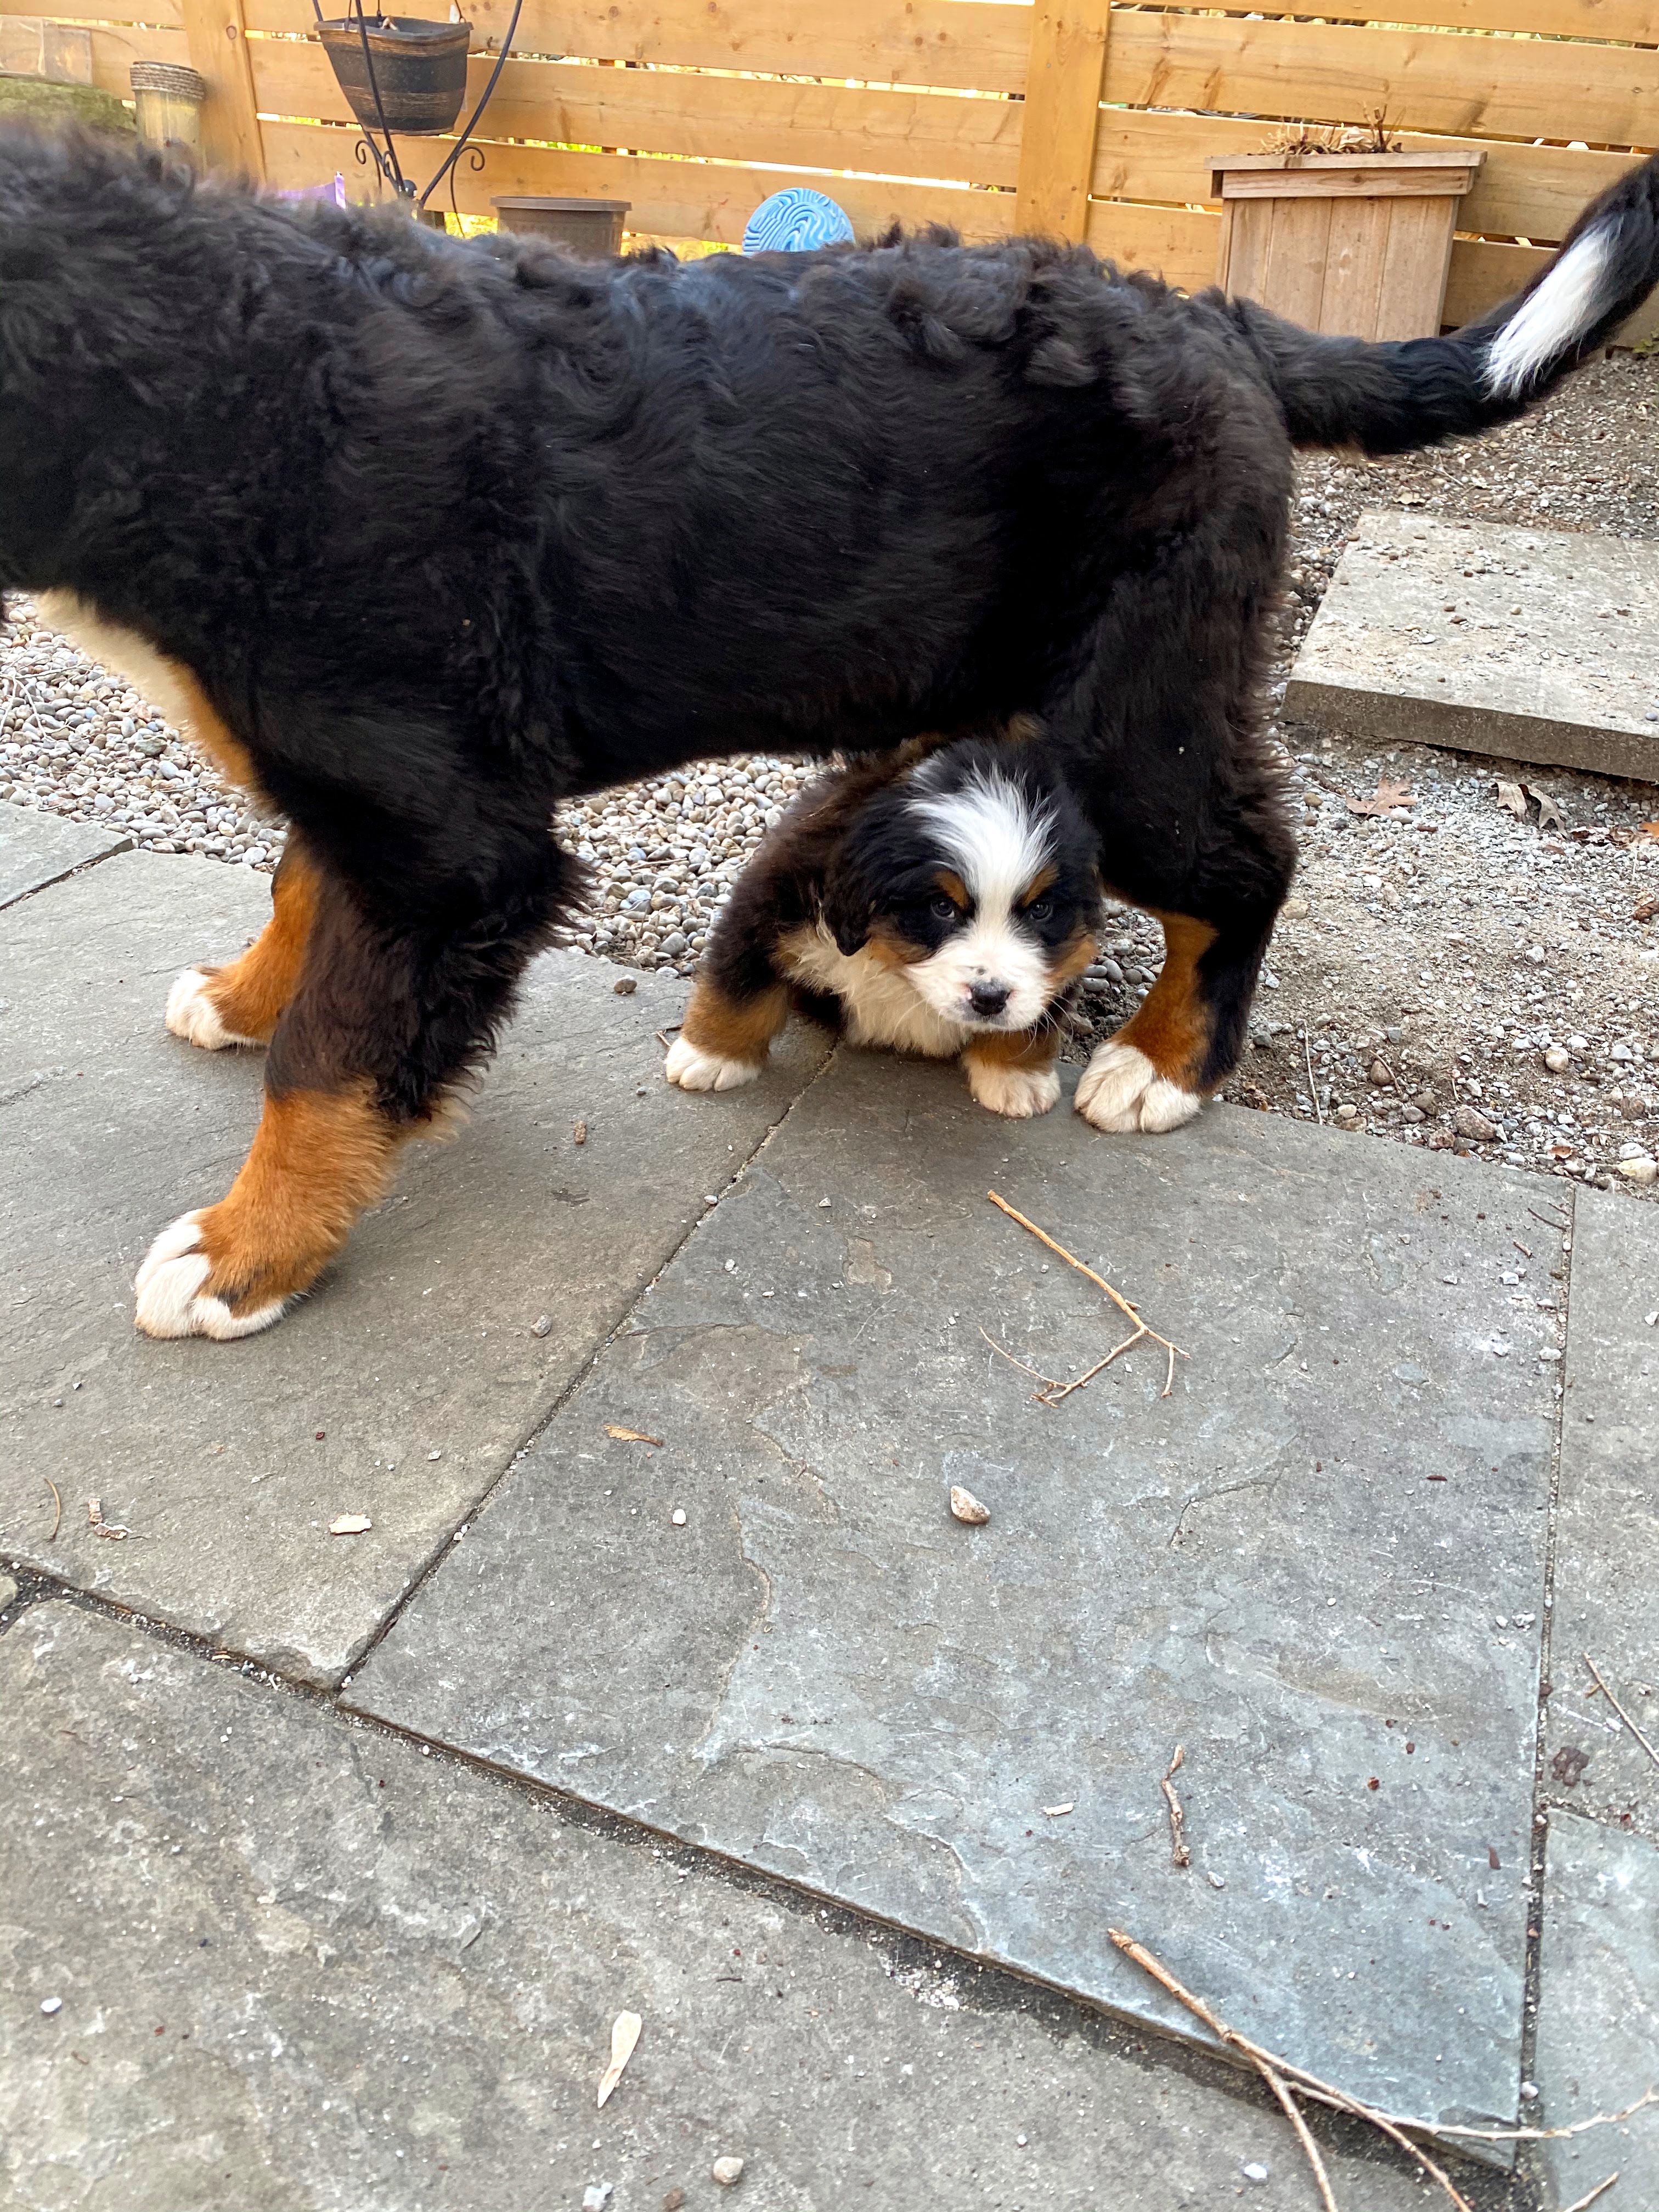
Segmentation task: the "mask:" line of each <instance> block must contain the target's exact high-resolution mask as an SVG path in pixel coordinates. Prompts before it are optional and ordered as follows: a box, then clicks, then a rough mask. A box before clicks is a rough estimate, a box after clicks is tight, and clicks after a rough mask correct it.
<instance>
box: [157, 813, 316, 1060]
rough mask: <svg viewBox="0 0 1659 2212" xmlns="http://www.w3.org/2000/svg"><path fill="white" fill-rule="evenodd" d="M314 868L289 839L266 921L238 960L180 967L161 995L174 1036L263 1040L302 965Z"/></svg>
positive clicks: (214, 1041)
mask: <svg viewBox="0 0 1659 2212" xmlns="http://www.w3.org/2000/svg"><path fill="white" fill-rule="evenodd" d="M317 888H318V881H317V872H316V869H315V868H314V867H313V865H312V862H311V860H309V858H308V857H307V854H306V853H305V851H304V849H303V848H302V847H301V846H300V845H298V844H297V843H296V842H295V841H294V839H293V838H292V837H291V836H290V838H289V845H288V848H287V850H286V851H285V852H284V853H283V857H282V860H281V861H280V863H279V864H278V866H277V869H276V877H275V878H274V879H273V881H272V884H271V887H270V921H268V922H267V923H266V924H265V926H264V929H263V931H262V932H261V933H260V934H259V935H258V938H256V939H255V940H254V942H253V943H252V945H249V947H248V949H247V951H246V952H244V953H243V954H242V956H241V957H240V959H238V960H231V961H228V962H227V963H225V965H224V966H223V967H222V968H186V969H185V971H184V973H183V975H180V976H179V977H178V978H177V979H176V980H175V981H174V983H173V988H172V990H171V991H170V992H169V993H168V994H167V1027H168V1028H169V1029H170V1030H172V1031H173V1035H174V1036H181V1037H183V1038H185V1040H186V1042H189V1043H191V1044H198V1045H202V1046H204V1047H205V1048H206V1049H207V1050H208V1051H210V1052H216V1051H217V1050H218V1049H219V1048H220V1047H221V1046H222V1045H228V1044H268V1043H269V1042H270V1035H271V1031H272V1030H274V1029H275V1028H276V1024H277V1023H278V1021H279V1020H280V1019H281V1018H282V1015H283V1009H284V1008H285V1007H286V1006H287V1005H288V1002H289V1000H290V999H291V998H292V997H293V996H294V994H295V990H296V989H297V987H298V986H299V981H300V974H301V969H303V967H304V966H305V957H306V946H307V943H308V942H309V940H310V937H311V924H312V919H313V915H315V913H316V911H317Z"/></svg>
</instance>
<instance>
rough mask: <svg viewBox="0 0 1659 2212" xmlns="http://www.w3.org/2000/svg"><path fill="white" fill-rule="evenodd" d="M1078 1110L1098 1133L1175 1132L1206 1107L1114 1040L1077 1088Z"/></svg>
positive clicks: (1102, 1049)
mask: <svg viewBox="0 0 1659 2212" xmlns="http://www.w3.org/2000/svg"><path fill="white" fill-rule="evenodd" d="M1075 1103H1076V1105H1077V1110H1078V1112H1079V1114H1081V1115H1082V1116H1083V1118H1084V1120H1085V1121H1089V1122H1091V1123H1092V1124H1093V1126H1094V1127H1096V1128H1097V1129H1110V1130H1118V1131H1126V1130H1137V1129H1139V1130H1146V1131H1147V1132H1149V1133H1151V1132H1158V1131H1163V1130H1165V1129H1178V1128H1179V1127H1181V1125H1182V1122H1183V1121H1191V1120H1192V1118H1193V1116H1194V1114H1196V1113H1197V1111H1198V1109H1199V1108H1200V1106H1201V1105H1202V1104H1203V1103H1204V1101H1203V1099H1202V1097H1200V1094H1199V1093H1198V1092H1197V1091H1183V1090H1182V1087H1181V1085H1179V1084H1178V1083H1171V1082H1170V1080H1169V1079H1168V1078H1167V1076H1162V1075H1160V1074H1159V1073H1158V1070H1157V1068H1156V1067H1155V1066H1153V1064H1152V1061H1151V1060H1148V1059H1147V1057H1146V1054H1145V1053H1144V1052H1142V1051H1141V1050H1140V1049H1139V1048H1138V1047H1137V1046H1135V1045H1132V1044H1125V1043H1123V1042H1122V1041H1121V1039H1119V1038H1116V1037H1114V1038H1112V1039H1111V1040H1110V1042H1108V1043H1106V1044H1103V1045H1102V1046H1101V1047H1100V1048H1098V1050H1097V1052H1096V1054H1095V1056H1094V1058H1093V1059H1092V1060H1091V1061H1090V1062H1089V1065H1088V1066H1087V1067H1086V1068H1085V1070H1084V1071H1083V1076H1082V1079H1081V1080H1080V1082H1079V1085H1078V1086H1077V1099H1076V1102H1075Z"/></svg>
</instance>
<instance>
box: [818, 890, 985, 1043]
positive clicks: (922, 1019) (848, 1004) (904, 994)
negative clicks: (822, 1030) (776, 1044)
mask: <svg viewBox="0 0 1659 2212" xmlns="http://www.w3.org/2000/svg"><path fill="white" fill-rule="evenodd" d="M778 951H779V955H780V957H781V961H782V964H783V969H784V973H785V974H786V975H787V976H788V977H789V979H790V981H792V982H795V983H800V984H802V985H804V986H805V988H806V989H808V990H810V991H827V992H829V993H830V994H832V995H833V996H834V997H836V998H837V999H839V1000H840V1001H841V1004H842V1010H843V1012H844V1013H845V1015H846V1019H847V1037H848V1042H849V1043H850V1044H857V1045H879V1046H885V1047H889V1048H892V1049H894V1050H896V1051H898V1052H916V1053H921V1054H922V1055H923V1056H924V1057H925V1058H927V1059H928V1060H954V1059H955V1058H956V1056H957V1054H958V1053H959V1052H960V1051H961V1050H962V1048H963V1046H964V1045H965V1044H966V1043H967V1042H968V1041H969V1037H970V1036H972V1035H973V1032H972V1030H969V1029H966V1028H964V1027H963V1024H961V1023H960V1022H952V1021H947V1020H946V1019H945V1017H944V1015H942V1014H938V1013H935V1012H934V1011H933V1008H932V1007H931V1006H928V1005H927V1002H926V1000H923V999H922V998H921V995H920V994H919V993H918V992H917V991H916V989H915V986H914V985H913V984H912V982H911V981H910V979H909V977H908V975H906V974H905V972H904V970H903V969H902V968H893V967H890V966H889V965H888V964H887V963H886V962H885V961H884V960H880V959H878V957H877V956H876V955H875V954H874V953H873V952H872V951H871V950H870V948H869V946H868V945H862V946H860V949H859V951H856V952H843V951H842V949H841V947H840V946H839V945H837V944H836V940H835V939H834V937H833V936H831V934H830V933H829V929H828V928H827V927H825V925H824V924H823V922H821V921H820V922H817V923H816V924H815V925H814V926H813V927H811V928H809V929H797V930H794V931H792V932H791V933H790V934H789V935H788V936H787V937H786V938H785V939H783V941H782V943H781V945H779V947H778Z"/></svg>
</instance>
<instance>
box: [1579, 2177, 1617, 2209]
mask: <svg viewBox="0 0 1659 2212" xmlns="http://www.w3.org/2000/svg"><path fill="white" fill-rule="evenodd" d="M1618 2179H1619V2176H1618V2174H1617V2173H1610V2174H1609V2175H1608V2176H1607V2179H1606V2180H1605V2181H1598V2182H1597V2183H1596V2185H1595V2188H1594V2189H1592V2190H1591V2191H1590V2192H1589V2196H1588V2197H1580V2198H1579V2199H1578V2201H1577V2203H1574V2204H1569V2205H1568V2207H1567V2212H1585V2208H1586V2206H1587V2205H1590V2204H1594V2203H1595V2200H1596V2198H1597V2197H1605V2196H1606V2195H1607V2191H1608V2190H1610V2189H1611V2188H1612V2186H1613V2183H1614V2182H1615V2181H1617V2180H1618Z"/></svg>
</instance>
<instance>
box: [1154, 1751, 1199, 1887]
mask: <svg viewBox="0 0 1659 2212" xmlns="http://www.w3.org/2000/svg"><path fill="white" fill-rule="evenodd" d="M1186 1756H1187V1753H1186V1752H1185V1750H1184V1749H1183V1748H1182V1746H1181V1745H1180V1744H1177V1745H1176V1747H1175V1757H1174V1758H1173V1759H1171V1760H1170V1771H1169V1772H1168V1773H1167V1774H1166V1775H1165V1776H1164V1779H1163V1781H1162V1782H1160V1783H1159V1784H1158V1788H1159V1789H1160V1790H1162V1791H1163V1792H1164V1803H1165V1804H1166V1805H1167V1806H1168V1807H1169V1808H1170V1858H1171V1860H1172V1861H1173V1862H1174V1863H1175V1864H1176V1866H1178V1867H1184V1866H1190V1865H1191V1864H1192V1863H1193V1855H1192V1853H1191V1852H1190V1851H1189V1850H1188V1848H1187V1838H1186V1835H1185V1833H1184V1831H1185V1828H1186V1825H1187V1816H1186V1814H1184V1813H1183V1812H1182V1809H1181V1800H1180V1798H1179V1797H1177V1796H1176V1790H1175V1778H1176V1771H1177V1770H1178V1769H1179V1767H1180V1765H1181V1763H1182V1760H1183V1759H1185V1758H1186Z"/></svg>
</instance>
